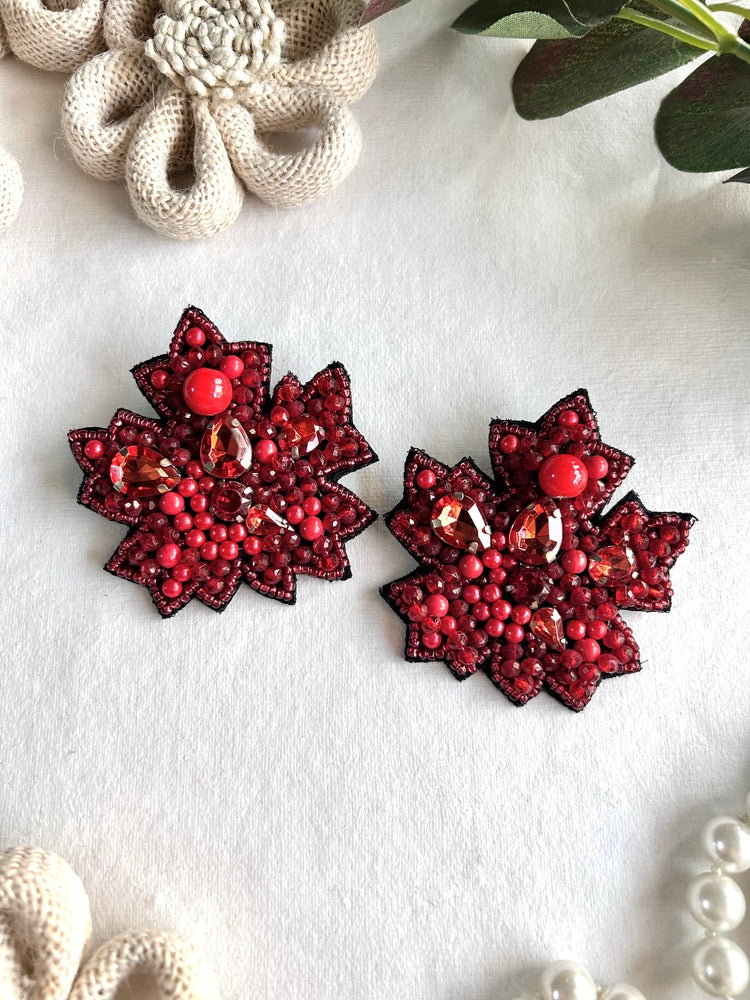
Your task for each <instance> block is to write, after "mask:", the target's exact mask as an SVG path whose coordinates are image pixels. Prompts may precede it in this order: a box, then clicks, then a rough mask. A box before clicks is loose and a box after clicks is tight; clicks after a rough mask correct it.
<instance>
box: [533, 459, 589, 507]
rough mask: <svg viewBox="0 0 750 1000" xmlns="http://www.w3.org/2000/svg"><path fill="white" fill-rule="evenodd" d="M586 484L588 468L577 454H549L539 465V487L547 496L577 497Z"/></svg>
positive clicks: (587, 481)
mask: <svg viewBox="0 0 750 1000" xmlns="http://www.w3.org/2000/svg"><path fill="white" fill-rule="evenodd" d="M588 484H589V470H588V469H587V468H586V466H585V465H584V463H583V459H581V458H579V457H578V456H577V455H568V454H562V455H550V456H549V458H545V460H544V461H543V462H542V464H541V466H540V467H539V488H540V489H541V490H542V492H543V493H546V494H547V496H548V497H568V498H573V497H577V496H580V495H581V493H583V491H584V490H585V489H586V487H587V486H588Z"/></svg>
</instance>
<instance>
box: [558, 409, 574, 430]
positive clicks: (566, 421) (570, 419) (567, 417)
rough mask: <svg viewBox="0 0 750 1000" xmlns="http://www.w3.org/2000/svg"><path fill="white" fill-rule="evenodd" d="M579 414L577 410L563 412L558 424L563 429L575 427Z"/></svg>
mask: <svg viewBox="0 0 750 1000" xmlns="http://www.w3.org/2000/svg"><path fill="white" fill-rule="evenodd" d="M578 419H579V418H578V414H577V413H576V411H575V410H563V411H562V412H561V413H560V414H559V416H558V418H557V422H558V424H559V425H560V426H561V427H568V428H570V427H575V425H576V424H577V423H578Z"/></svg>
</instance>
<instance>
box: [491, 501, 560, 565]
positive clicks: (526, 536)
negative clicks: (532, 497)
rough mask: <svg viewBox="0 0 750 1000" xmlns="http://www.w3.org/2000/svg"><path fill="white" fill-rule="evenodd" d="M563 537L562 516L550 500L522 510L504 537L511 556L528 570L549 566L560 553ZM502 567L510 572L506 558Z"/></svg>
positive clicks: (505, 557)
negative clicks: (544, 565) (528, 566)
mask: <svg viewBox="0 0 750 1000" xmlns="http://www.w3.org/2000/svg"><path fill="white" fill-rule="evenodd" d="M562 537H563V524H562V515H561V514H560V510H559V508H558V507H557V505H556V504H554V503H553V502H552V501H551V500H542V501H540V502H539V503H534V504H530V505H529V506H528V507H525V508H524V509H523V510H522V511H521V512H520V513H519V514H518V516H517V517H516V519H515V521H514V522H513V524H512V526H511V529H510V532H509V533H508V547H509V549H510V551H511V553H512V554H513V556H515V557H517V558H518V559H520V560H521V562H524V563H528V564H529V565H531V566H541V565H543V564H545V563H551V562H552V561H553V560H554V558H555V556H556V555H557V553H558V552H559V551H560V546H561V544H562ZM503 566H505V567H506V569H512V568H513V567H512V566H511V565H510V564H509V560H508V558H507V554H506V555H505V556H503Z"/></svg>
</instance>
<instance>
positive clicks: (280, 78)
mask: <svg viewBox="0 0 750 1000" xmlns="http://www.w3.org/2000/svg"><path fill="white" fill-rule="evenodd" d="M3 2H8V0H0V3H3ZM361 12H362V2H361V0H277V3H276V4H275V5H274V6H273V7H272V6H271V2H270V0H211V2H210V3H209V2H207V0H163V5H159V4H158V2H157V3H155V2H154V0H109V2H108V4H107V9H106V11H105V14H104V38H105V42H106V44H107V45H108V47H109V51H107V52H104V53H102V54H101V55H97V56H94V57H93V58H92V59H90V60H88V61H87V62H86V63H84V64H83V65H82V66H81V67H79V69H78V70H77V71H76V72H75V73H74V74H73V76H72V77H71V79H70V80H69V81H68V84H67V87H66V90H65V97H64V101H63V113H62V121H63V130H64V132H65V135H66V137H67V140H68V143H69V145H70V148H71V150H72V152H73V155H74V156H75V158H76V160H77V161H78V163H79V164H80V166H81V167H82V168H83V169H84V170H85V171H86V172H87V173H90V174H92V175H93V176H95V177H99V178H101V179H104V180H124V181H125V182H126V184H127V187H128V191H129V194H130V198H131V201H132V204H133V207H134V209H135V211H136V213H137V215H138V216H139V218H140V219H142V220H143V221H144V222H145V223H146V224H147V225H149V226H151V227H152V228H153V229H155V230H157V232H160V233H163V234H164V235H167V236H172V237H176V238H178V239H195V238H198V237H202V236H208V235H211V234H213V233H217V232H219V231H220V230H221V229H224V228H225V227H226V226H229V225H231V223H232V222H234V220H235V219H236V217H237V215H238V213H239V211H240V208H241V205H242V201H243V187H242V184H241V183H240V181H242V182H243V183H244V185H245V187H246V188H247V189H248V190H249V191H251V192H252V193H253V194H255V195H257V197H259V198H261V199H262V200H263V201H266V202H268V203H269V204H271V205H275V206H279V207H284V208H287V207H291V206H294V205H300V204H303V203H305V202H308V201H312V200H313V199H315V198H319V197H321V196H322V195H324V194H326V193H327V192H328V191H330V190H331V189H332V188H333V187H334V186H335V185H336V184H338V183H340V182H341V181H342V180H343V179H344V178H345V177H346V176H347V174H348V173H349V172H350V171H351V170H352V168H353V167H354V165H355V163H356V161H357V159H358V157H359V152H360V147H361V135H360V131H359V128H358V126H357V124H356V122H355V120H354V118H353V117H352V115H351V113H350V112H349V110H348V108H347V104H348V103H350V102H352V101H355V100H357V99H358V98H359V97H361V96H362V94H364V93H365V91H366V90H367V89H368V87H369V86H370V84H371V83H372V81H373V79H374V77H375V72H376V69H377V45H376V41H375V36H374V33H373V31H372V29H370V28H364V29H360V28H359V27H358V23H359V17H360V15H361ZM303 129H314V130H317V132H318V133H319V134H318V135H317V137H316V138H315V139H314V141H311V142H310V144H309V145H306V146H305V147H304V148H303V149H301V150H300V151H298V152H290V153H284V152H278V151H276V150H275V149H274V147H273V144H272V142H271V141H270V138H269V136H270V135H272V134H274V133H283V132H296V131H300V130H303ZM181 171H182V172H187V174H188V176H187V177H186V178H181V177H180V176H179V174H180V172H181Z"/></svg>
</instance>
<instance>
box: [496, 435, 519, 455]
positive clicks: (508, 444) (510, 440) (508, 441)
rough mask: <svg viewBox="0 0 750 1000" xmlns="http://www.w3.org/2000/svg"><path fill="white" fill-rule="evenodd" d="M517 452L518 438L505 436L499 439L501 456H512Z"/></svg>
mask: <svg viewBox="0 0 750 1000" xmlns="http://www.w3.org/2000/svg"><path fill="white" fill-rule="evenodd" d="M517 450H518V438H517V437H516V435H515V434H506V435H505V436H504V437H501V438H500V451H501V452H502V453H503V455H512V454H513V452H514V451H517Z"/></svg>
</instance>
